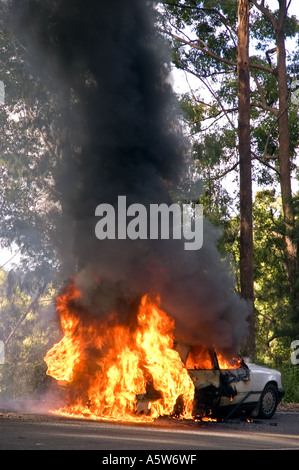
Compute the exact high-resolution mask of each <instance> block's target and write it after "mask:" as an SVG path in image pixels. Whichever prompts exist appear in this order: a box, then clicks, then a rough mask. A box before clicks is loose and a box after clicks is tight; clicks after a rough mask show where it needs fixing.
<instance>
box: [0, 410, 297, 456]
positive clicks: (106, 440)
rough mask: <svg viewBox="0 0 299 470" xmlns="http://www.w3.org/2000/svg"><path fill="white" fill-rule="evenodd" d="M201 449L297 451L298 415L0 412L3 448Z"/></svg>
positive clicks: (279, 413)
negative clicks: (102, 416)
mask: <svg viewBox="0 0 299 470" xmlns="http://www.w3.org/2000/svg"><path fill="white" fill-rule="evenodd" d="M203 449H205V450H214V449H215V450H216V449H217V450H292V449H299V413H298V412H277V413H276V414H275V416H274V417H273V418H272V419H271V420H253V421H252V422H246V421H244V420H240V419H233V420H230V421H228V422H220V423H217V422H202V423H195V422H185V421H184V422H182V421H177V420H172V419H170V418H167V419H160V420H158V421H157V422H155V423H154V424H142V425H141V424H125V423H110V422H103V421H97V422H95V421H88V420H76V419H69V418H63V417H57V416H53V415H40V414H33V413H17V412H13V413H12V412H5V411H4V412H0V450H102V451H129V450H135V451H141V450H142V451H161V450H163V451H165V450H169V451H173V450H177V451H188V452H189V454H190V452H192V451H196V450H203ZM102 455H104V454H102ZM105 455H110V454H109V453H106V454H105ZM111 455H112V454H111Z"/></svg>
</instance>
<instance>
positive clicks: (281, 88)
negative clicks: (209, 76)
mask: <svg viewBox="0 0 299 470" xmlns="http://www.w3.org/2000/svg"><path fill="white" fill-rule="evenodd" d="M279 4H280V9H279V17H278V21H277V29H276V30H275V36H276V46H277V83H278V96H279V114H278V129H279V169H280V187H281V198H282V206H283V213H284V220H285V227H286V233H285V243H286V253H287V271H288V272H287V274H288V280H289V284H290V288H291V291H293V289H294V284H295V282H296V278H297V266H296V265H297V260H296V257H297V249H296V245H295V243H294V242H293V241H292V238H291V234H292V230H293V229H294V212H293V206H292V188H291V165H290V131H289V113H288V107H289V92H288V86H287V69H286V50H285V20H286V15H287V5H286V0H279Z"/></svg>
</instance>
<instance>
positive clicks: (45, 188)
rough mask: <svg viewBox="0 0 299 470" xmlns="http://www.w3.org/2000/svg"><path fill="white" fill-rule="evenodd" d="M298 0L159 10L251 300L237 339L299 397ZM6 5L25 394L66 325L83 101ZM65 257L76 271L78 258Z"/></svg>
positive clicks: (1, 297) (13, 296)
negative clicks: (71, 180)
mask: <svg viewBox="0 0 299 470" xmlns="http://www.w3.org/2000/svg"><path fill="white" fill-rule="evenodd" d="M12 3H13V2H12ZM35 3H36V4H37V5H38V4H39V3H40V5H41V21H43V17H42V15H43V8H42V3H43V4H44V5H45V4H48V3H49V2H38V1H36V2H35ZM50 3H51V2H50ZM242 3H245V4H246V3H247V6H248V8H249V44H248V51H247V52H248V74H249V75H248V76H249V88H248V90H247V91H248V93H249V95H248V96H249V119H250V122H249V128H248V130H249V133H250V142H249V144H250V145H249V152H250V153H249V156H248V154H247V155H246V156H245V157H244V155H245V154H244V155H243V153H242V152H243V150H241V145H242V140H241V136H240V87H239V85H240V67H241V66H240V62H239V58H240V29H239V26H240V24H239V18H238V13H239V14H240V10H239V8H240V5H241V4H242ZM294 3H295V0H293V1H290V0H277V1H276V0H273V1H271V2H267V1H264V0H251V1H250V2H243V1H241V0H240V1H239V2H238V1H237V0H221V1H219V0H218V1H214V0H209V1H207V0H202V1H200V0H182V1H178V0H169V1H167V2H166V1H165V2H161V3H157V10H156V23H157V25H156V27H157V34H159V36H161V38H163V41H164V42H165V44H166V45H167V48H168V51H169V56H170V57H169V64H168V66H169V68H170V69H171V70H172V72H171V73H172V76H173V78H172V81H173V83H174V89H175V92H176V95H177V100H178V103H179V106H180V109H181V124H182V127H183V129H184V133H185V135H186V137H187V138H188V140H189V141H190V143H191V152H192V158H193V160H194V164H195V168H196V173H197V176H198V177H200V179H201V181H202V184H203V190H202V192H201V194H198V199H196V200H193V202H198V203H201V204H203V206H204V215H205V217H207V218H208V219H209V220H210V221H211V222H212V223H213V224H214V225H215V227H217V230H218V232H219V238H218V249H219V251H220V253H221V256H222V257H223V260H224V261H225V262H226V263H227V264H228V266H229V269H230V270H231V272H232V273H233V275H234V276H235V280H236V281H235V290H236V291H237V292H239V293H240V294H241V295H243V296H244V297H245V298H246V299H248V300H251V301H252V305H253V307H252V315H251V319H252V321H251V329H250V341H249V342H248V344H247V345H245V346H244V351H241V352H242V353H244V354H246V355H250V356H251V357H253V359H255V360H256V361H257V362H259V363H262V364H266V365H268V366H271V367H275V368H277V369H279V370H281V371H282V374H283V384H284V388H285V389H286V397H285V400H286V401H298V400H299V372H298V366H297V365H296V364H293V363H292V362H291V352H292V349H291V343H292V342H293V341H295V340H299V303H298V296H299V276H298V269H299V265H298V249H297V248H298V237H299V225H298V213H299V189H298V180H299V173H298V148H299V120H298V115H299V53H298V51H299V49H298V46H299V22H298V18H297V17H296V16H295V15H294V13H292V12H293V11H294V8H293V7H294ZM48 6H49V5H48ZM11 7H12V4H11V2H10V1H1V2H0V22H1V29H0V46H1V58H0V81H1V82H3V83H4V85H5V100H3V101H4V103H3V104H2V105H1V107H0V121H1V144H0V145H1V151H0V180H1V189H0V191H1V192H0V215H1V224H0V245H1V248H2V249H3V250H5V249H11V250H12V254H11V257H12V259H11V260H10V262H9V263H7V261H8V260H9V258H10V256H9V255H7V252H6V251H5V253H6V254H5V257H3V265H2V266H1V270H0V341H2V344H3V345H4V350H5V363H4V364H2V365H0V397H9V398H16V399H17V398H20V397H30V398H37V397H40V396H41V395H42V394H43V393H44V392H46V390H47V387H48V384H49V378H48V377H47V376H46V365H45V363H44V362H43V357H44V355H45V353H46V351H47V350H48V349H49V348H50V347H52V345H53V343H54V342H55V341H57V340H58V339H59V338H60V331H59V328H58V326H57V323H56V321H55V313H54V310H55V308H54V299H55V296H56V295H57V293H58V292H59V289H60V288H61V286H62V285H63V282H64V281H65V279H64V271H63V269H62V267H61V258H60V256H61V250H63V249H64V244H63V243H62V242H61V240H62V239H63V238H67V237H68V234H69V233H70V231H71V230H72V227H70V226H69V224H68V223H67V221H65V222H64V223H63V214H64V212H63V211H64V208H63V206H62V204H61V188H62V186H63V182H64V179H65V178H68V175H65V174H64V171H65V167H64V158H65V155H69V154H72V153H74V154H76V152H77V153H78V152H80V149H79V148H78V139H77V137H78V136H77V135H74V134H73V133H74V129H75V128H76V114H77V112H78V106H79V104H78V101H77V98H76V95H75V93H74V90H73V89H72V88H70V87H69V88H68V87H57V86H56V84H55V81H53V80H51V74H50V72H49V70H47V69H44V70H43V71H42V73H41V71H40V70H39V69H38V66H36V67H35V66H34V64H35V63H36V64H38V62H39V61H40V59H41V58H40V57H38V56H37V57H32V51H31V50H30V48H29V47H28V44H27V43H26V36H24V35H23V33H22V32H20V33H19V32H18V30H16V29H15V28H14V27H13V25H12V24H11V16H10V12H11ZM116 14H117V13H116ZM67 33H68V32H66V34H67ZM103 66H105V64H104V65H103ZM178 77H180V80H183V82H184V84H183V85H182V84H181V82H180V84H179V85H178V80H179V79H178ZM66 115H67V116H69V119H70V120H71V122H72V123H73V124H74V123H75V125H73V126H72V130H70V129H69V128H67V127H66V126H65V122H66V121H65V116H66ZM244 158H245V163H246V164H247V179H245V180H244V176H243V182H242V183H241V181H240V180H242V159H243V164H244ZM248 170H249V171H250V177H249V176H248V175H249V173H248ZM242 185H243V186H242ZM240 188H243V189H242V191H240ZM244 208H245V209H244ZM243 210H246V211H247V217H249V220H250V224H249V228H250V230H249V232H248V231H247V234H246V237H249V241H250V237H251V240H252V251H249V252H248V251H246V250H245V255H244V251H243V252H242V246H244V234H242V211H243ZM58 227H59V228H58ZM245 242H246V240H245ZM244 256H245V258H246V259H244ZM70 263H71V261H70ZM248 266H249V267H250V266H251V268H250V269H252V276H251V277H250V276H248V275H247V274H248V272H247V271H246V269H248ZM70 269H73V271H74V272H75V270H76V266H75V265H74V266H73V267H70ZM244 270H245V271H244ZM244 272H245V274H246V275H244ZM244 292H246V294H244ZM248 292H249V293H250V292H251V294H248V295H247V293H248Z"/></svg>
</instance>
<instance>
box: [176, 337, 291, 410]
mask: <svg viewBox="0 0 299 470" xmlns="http://www.w3.org/2000/svg"><path fill="white" fill-rule="evenodd" d="M176 348H177V350H178V351H179V353H180V356H181V358H182V360H183V362H184V363H185V364H186V368H187V370H188V372H189V375H190V377H191V378H192V381H193V383H194V386H195V394H194V411H193V412H194V415H201V416H202V415H204V414H211V415H222V416H223V415H224V416H226V417H228V416H231V415H232V414H233V413H234V412H236V411H246V412H247V413H249V414H251V416H259V417H260V418H265V419H270V418H271V417H272V416H273V415H274V413H275V411H276V408H277V405H278V404H279V403H280V401H281V400H282V398H283V396H284V390H283V387H282V379H281V373H280V372H278V371H277V370H273V369H269V368H266V367H261V366H258V365H256V364H251V363H250V362H248V363H247V362H246V361H245V360H244V359H243V358H242V357H241V356H239V357H237V358H234V359H232V360H230V361H227V360H224V359H223V358H222V357H221V355H219V354H217V353H216V351H214V350H211V349H208V348H206V347H204V346H197V347H188V346H182V345H178V346H177V347H176Z"/></svg>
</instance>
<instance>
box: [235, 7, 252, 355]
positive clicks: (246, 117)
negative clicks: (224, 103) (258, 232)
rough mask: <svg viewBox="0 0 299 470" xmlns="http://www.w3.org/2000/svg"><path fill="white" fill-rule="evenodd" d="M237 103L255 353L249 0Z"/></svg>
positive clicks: (246, 293)
mask: <svg viewBox="0 0 299 470" xmlns="http://www.w3.org/2000/svg"><path fill="white" fill-rule="evenodd" d="M237 63H238V105H239V106H238V107H239V122H238V134H239V160H240V285H241V295H242V297H243V298H244V299H246V300H247V301H248V302H250V303H251V313H250V316H249V335H248V340H247V345H246V349H247V351H246V353H247V354H248V355H249V356H251V357H252V358H254V357H255V321H254V310H253V303H254V290H253V233H252V177H251V145H250V78H249V77H250V72H249V0H239V3H238V56H237Z"/></svg>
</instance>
